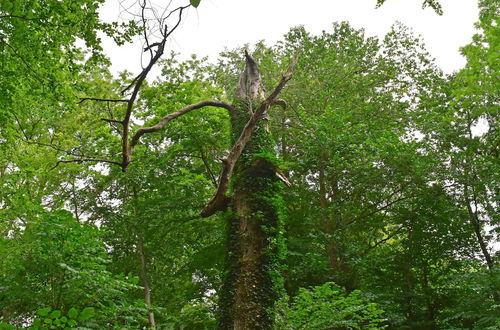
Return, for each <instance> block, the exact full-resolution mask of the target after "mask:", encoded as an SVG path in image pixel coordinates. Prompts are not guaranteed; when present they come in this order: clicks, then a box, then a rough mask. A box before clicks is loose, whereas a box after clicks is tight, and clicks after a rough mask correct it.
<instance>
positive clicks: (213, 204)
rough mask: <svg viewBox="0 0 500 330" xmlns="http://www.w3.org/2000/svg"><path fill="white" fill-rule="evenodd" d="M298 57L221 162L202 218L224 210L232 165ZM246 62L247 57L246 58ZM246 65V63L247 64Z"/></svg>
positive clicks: (281, 87)
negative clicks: (219, 171) (212, 192)
mask: <svg viewBox="0 0 500 330" xmlns="http://www.w3.org/2000/svg"><path fill="white" fill-rule="evenodd" d="M297 60H298V57H297V56H294V57H293V58H292V60H291V61H290V64H289V66H288V69H287V70H286V72H285V73H284V74H283V76H282V77H281V80H280V81H279V82H278V85H277V86H276V87H275V88H274V90H273V91H272V93H271V94H270V95H269V96H268V97H267V98H266V99H265V100H264V101H263V102H262V103H261V104H260V105H259V106H258V107H257V109H256V110H255V112H254V113H253V115H252V117H250V119H249V120H248V122H247V123H246V125H245V127H244V128H243V131H242V132H241V134H240V137H239V138H238V140H237V141H236V142H235V144H234V145H233V147H232V149H231V151H230V152H229V155H228V156H227V158H225V159H223V160H222V163H223V168H222V173H221V176H220V181H219V185H218V187H217V191H216V192H215V195H214V196H213V197H212V199H211V200H210V202H208V204H207V206H205V208H204V209H203V210H202V211H201V215H202V216H203V217H208V216H210V215H212V214H214V213H215V212H217V211H220V210H222V209H224V208H225V207H226V205H227V201H228V198H227V197H226V191H227V187H228V185H229V180H230V179H231V176H232V173H233V169H234V165H235V164H236V161H237V160H238V159H239V157H240V155H241V153H242V152H243V149H244V148H245V146H246V144H247V143H248V141H249V140H250V138H251V136H252V133H253V131H254V130H255V127H256V126H257V123H258V122H259V121H260V120H261V119H262V118H263V117H264V115H265V113H266V111H267V109H268V108H269V107H270V106H271V105H272V104H273V102H275V101H276V98H277V97H278V95H279V93H280V92H281V90H282V89H283V87H285V85H286V83H287V82H288V81H289V80H290V79H291V78H292V74H293V72H294V70H295V66H296V65H297ZM247 61H248V57H247ZM247 63H248V62H247Z"/></svg>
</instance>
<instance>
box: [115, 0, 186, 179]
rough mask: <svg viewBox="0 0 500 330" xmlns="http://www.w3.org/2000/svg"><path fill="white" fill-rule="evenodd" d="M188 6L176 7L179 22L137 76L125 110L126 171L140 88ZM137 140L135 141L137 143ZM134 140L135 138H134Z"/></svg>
mask: <svg viewBox="0 0 500 330" xmlns="http://www.w3.org/2000/svg"><path fill="white" fill-rule="evenodd" d="M188 7H189V6H185V7H179V8H177V9H175V10H179V18H178V20H177V24H175V26H174V27H173V28H172V30H170V32H169V33H167V34H165V35H164V36H163V39H162V41H161V42H160V44H159V45H158V49H157V51H156V53H155V55H154V56H153V57H152V58H151V60H150V61H149V64H148V65H147V66H146V67H145V68H144V70H142V72H141V73H140V74H139V75H138V76H137V78H136V82H135V85H134V89H133V91H132V94H131V95H130V99H129V100H128V103H127V110H126V111H125V118H124V119H123V134H122V153H123V161H122V165H121V166H122V169H123V171H125V170H126V169H127V166H128V164H129V163H130V161H131V151H132V147H131V146H129V141H128V136H129V131H130V127H129V122H130V116H131V115H132V109H133V107H134V103H135V99H136V98H137V95H138V93H139V90H140V88H141V86H142V84H143V82H144V80H145V79H146V77H147V75H148V73H149V71H151V68H152V67H153V65H155V63H156V62H157V61H158V60H159V59H160V57H161V56H162V55H163V51H164V49H165V43H166V41H167V38H168V37H169V36H170V35H171V34H172V33H173V32H174V31H175V30H176V29H177V27H178V26H179V24H180V23H181V20H182V11H183V10H184V9H186V8H188ZM134 80H135V79H134ZM136 135H137V134H136ZM141 135H142V134H141ZM134 137H135V136H134ZM139 138H140V135H139V137H138V138H137V141H138V140H139ZM137 141H136V142H135V143H137ZM132 142H134V139H132ZM131 144H132V143H131Z"/></svg>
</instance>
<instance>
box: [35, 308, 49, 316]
mask: <svg viewBox="0 0 500 330" xmlns="http://www.w3.org/2000/svg"><path fill="white" fill-rule="evenodd" d="M51 310H52V308H50V307H45V308H42V309H39V310H38V312H36V313H37V314H38V315H40V316H47V315H49V312H50V311H51Z"/></svg>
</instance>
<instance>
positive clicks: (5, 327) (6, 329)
mask: <svg viewBox="0 0 500 330" xmlns="http://www.w3.org/2000/svg"><path fill="white" fill-rule="evenodd" d="M0 329H1V330H14V329H15V328H14V327H13V326H12V325H10V324H7V323H0Z"/></svg>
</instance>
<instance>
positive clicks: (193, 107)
mask: <svg viewBox="0 0 500 330" xmlns="http://www.w3.org/2000/svg"><path fill="white" fill-rule="evenodd" d="M208 106H210V107H218V108H224V109H227V110H228V111H230V112H234V111H235V109H234V107H233V106H232V105H231V104H229V103H226V102H224V101H219V100H206V101H202V102H199V103H195V104H191V105H188V106H187V107H184V108H182V109H181V110H179V111H177V112H174V113H171V114H168V115H166V116H165V117H163V118H162V119H161V120H160V121H159V122H158V123H157V124H156V125H154V126H151V127H142V128H139V129H138V130H137V132H136V133H135V135H134V136H133V137H132V139H131V141H130V146H129V152H132V149H133V148H134V147H135V145H136V144H137V143H138V142H139V140H140V139H141V136H143V135H144V134H146V133H153V132H157V131H159V130H161V129H162V128H163V127H164V126H165V125H166V124H167V123H168V122H169V121H171V120H172V119H175V118H177V117H180V116H182V115H184V114H186V113H188V112H190V111H192V110H196V109H200V108H203V107H208Z"/></svg>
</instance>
